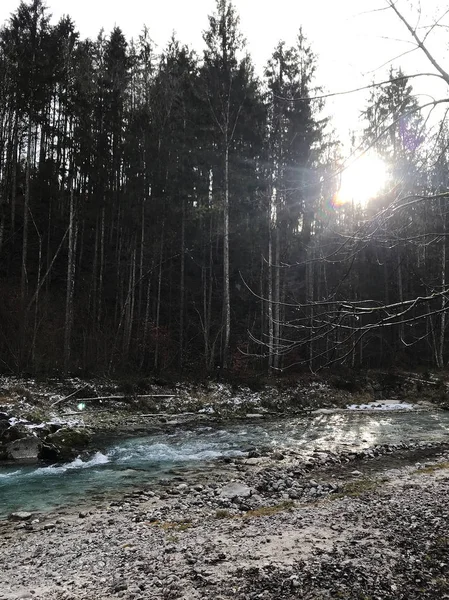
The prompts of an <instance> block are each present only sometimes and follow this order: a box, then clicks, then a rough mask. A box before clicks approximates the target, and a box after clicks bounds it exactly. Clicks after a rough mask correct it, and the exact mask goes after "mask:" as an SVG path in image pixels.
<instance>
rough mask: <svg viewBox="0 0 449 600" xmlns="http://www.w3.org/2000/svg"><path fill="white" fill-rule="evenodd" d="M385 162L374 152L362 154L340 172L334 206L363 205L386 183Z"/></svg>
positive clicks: (386, 168) (386, 171)
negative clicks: (339, 181)
mask: <svg viewBox="0 0 449 600" xmlns="http://www.w3.org/2000/svg"><path fill="white" fill-rule="evenodd" d="M388 178H389V173H388V167H387V164H386V163H385V162H384V161H383V160H382V159H381V158H379V157H378V156H376V155H375V154H362V155H361V156H360V157H358V158H357V159H356V160H354V161H353V162H352V163H350V164H349V166H348V167H347V168H346V169H345V170H344V171H343V172H342V173H341V183H340V188H339V190H338V191H337V192H336V194H335V196H334V202H333V203H334V206H335V207H339V206H344V205H346V204H351V203H353V204H357V205H360V206H361V207H365V206H366V205H367V203H368V202H369V200H371V199H372V198H374V197H375V196H376V195H377V194H379V193H380V192H382V190H383V189H384V188H385V186H386V184H387V183H388Z"/></svg>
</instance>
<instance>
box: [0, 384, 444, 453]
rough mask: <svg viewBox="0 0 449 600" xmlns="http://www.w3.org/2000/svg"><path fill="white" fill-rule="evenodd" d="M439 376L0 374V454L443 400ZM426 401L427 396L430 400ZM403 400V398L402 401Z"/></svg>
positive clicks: (75, 448) (81, 447)
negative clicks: (244, 380)
mask: <svg viewBox="0 0 449 600" xmlns="http://www.w3.org/2000/svg"><path fill="white" fill-rule="evenodd" d="M446 394H447V384H446V383H445V381H443V380H442V379H441V378H440V379H438V378H436V377H434V376H430V375H428V376H426V378H422V377H418V376H417V375H416V374H410V373H404V374H400V375H398V374H395V375H394V376H393V375H391V374H390V375H389V376H388V377H387V376H386V375H385V374H382V373H372V374H368V373H365V374H363V375H362V374H357V375H355V374H350V375H348V374H346V376H343V375H339V376H336V375H328V376H327V377H326V378H320V377H317V376H313V377H312V376H303V377H301V378H297V379H290V380H278V381H272V382H267V381H264V380H261V381H260V382H258V383H257V382H254V381H253V382H252V387H248V386H245V385H243V384H239V385H235V384H231V383H229V382H228V383H220V382H216V381H215V382H214V381H206V382H203V383H195V384H193V383H186V382H184V383H168V382H162V381H158V380H155V379H151V378H148V379H142V380H139V381H137V382H136V381H132V382H129V381H128V382H123V381H122V382H117V381H112V380H108V379H101V380H100V379H97V380H89V381H86V380H81V379H77V378H68V379H57V378H55V379H46V380H41V381H38V380H34V379H21V378H17V377H5V376H3V377H0V461H2V460H3V461H5V460H9V461H16V460H17V461H23V460H28V461H33V460H44V461H48V462H55V461H65V460H70V459H72V458H75V457H76V456H77V455H78V454H79V453H80V452H84V451H86V450H87V451H88V450H89V449H91V450H92V449H95V447H94V446H95V443H91V441H92V440H95V438H98V436H102V435H103V436H104V435H106V436H108V435H111V434H113V435H121V434H123V435H129V434H134V433H150V432H158V431H160V432H167V431H169V430H170V429H171V428H173V427H176V426H179V425H186V424H189V425H195V424H200V423H221V422H228V421H230V420H236V419H237V420H238V419H248V418H272V417H273V416H280V415H285V414H289V415H292V414H298V413H307V412H311V411H314V410H319V409H332V410H335V409H339V408H342V407H345V406H348V405H353V406H362V407H364V408H365V409H366V408H373V407H379V408H382V403H383V402H384V401H385V399H389V400H390V401H391V400H392V399H395V400H396V401H397V402H400V401H404V400H406V401H407V402H410V401H411V402H412V403H413V404H416V406H417V407H419V408H423V407H426V406H432V405H441V404H444V403H445V402H446ZM429 401H431V402H432V404H429ZM401 407H402V408H403V407H404V405H401Z"/></svg>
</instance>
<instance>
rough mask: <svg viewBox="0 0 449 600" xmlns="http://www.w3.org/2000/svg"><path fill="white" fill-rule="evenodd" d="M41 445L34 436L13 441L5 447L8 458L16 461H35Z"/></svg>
mask: <svg viewBox="0 0 449 600" xmlns="http://www.w3.org/2000/svg"><path fill="white" fill-rule="evenodd" d="M41 445H42V443H41V441H40V440H39V439H38V438H37V437H35V436H29V437H26V438H21V439H19V440H14V441H13V442H9V444H7V445H6V450H7V455H8V458H10V459H12V460H18V461H21V460H24V461H29V460H37V459H38V457H39V452H40V448H41Z"/></svg>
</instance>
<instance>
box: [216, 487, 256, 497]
mask: <svg viewBox="0 0 449 600" xmlns="http://www.w3.org/2000/svg"><path fill="white" fill-rule="evenodd" d="M251 493H252V492H251V488H250V487H248V486H247V485H245V484H243V483H228V484H227V485H225V486H224V487H223V488H221V491H220V496H221V497H222V498H228V499H232V498H249V497H250V496H251Z"/></svg>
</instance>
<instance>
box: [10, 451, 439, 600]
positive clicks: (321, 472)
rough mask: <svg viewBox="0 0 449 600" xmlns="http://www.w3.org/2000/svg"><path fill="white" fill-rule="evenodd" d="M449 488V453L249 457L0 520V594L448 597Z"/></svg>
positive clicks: (84, 599)
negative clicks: (63, 506)
mask: <svg viewBox="0 0 449 600" xmlns="http://www.w3.org/2000/svg"><path fill="white" fill-rule="evenodd" d="M448 491H449V450H448V447H447V446H442V445H439V446H438V445H431V444H417V445H404V444H401V445H396V446H394V447H392V446H388V447H385V446H384V447H376V448H371V449H368V450H364V451H363V452H359V453H351V452H345V453H342V454H339V455H337V454H332V453H325V452H316V453H313V454H311V455H310V456H309V457H308V458H304V457H303V456H300V455H298V454H296V453H295V452H291V451H285V452H283V453H279V452H270V453H268V454H264V453H263V452H257V451H253V452H252V453H250V454H249V455H247V456H246V457H244V458H239V459H238V458H235V459H230V460H229V459H228V460H226V461H222V462H215V463H211V466H210V471H208V472H206V473H203V474H202V475H199V474H196V475H194V476H188V475H186V476H183V477H176V478H175V479H170V480H166V481H161V482H160V483H159V484H157V485H151V486H148V487H146V488H144V489H136V490H135V491H134V492H132V493H127V494H126V495H125V496H122V497H120V496H118V495H117V496H115V497H113V498H111V497H109V498H103V499H97V500H96V504H95V506H93V505H92V502H91V501H89V500H87V499H86V505H85V506H82V507H78V508H77V509H76V510H74V509H66V510H62V511H58V512H54V513H51V514H46V515H39V514H18V515H15V516H12V517H11V519H10V520H7V521H3V522H1V523H0V564H1V565H2V568H1V569H0V598H1V599H2V600H5V599H8V600H10V599H11V600H12V599H18V598H39V599H42V600H44V599H45V600H57V599H58V600H91V599H92V598H101V599H102V600H107V599H112V598H124V599H127V600H128V599H129V600H131V599H133V600H139V599H140V600H143V599H147V598H161V599H172V598H173V599H175V598H176V599H177V598H179V599H181V598H183V599H185V600H196V599H200V598H212V597H214V598H217V599H225V598H226V599H227V598H233V599H242V600H243V599H259V598H261V599H265V600H270V599H273V600H274V599H276V600H278V599H282V598H304V599H310V600H312V599H323V600H324V599H326V600H328V599H329V600H330V599H335V598H346V599H350V600H353V599H354V600H375V599H376V600H378V599H379V600H380V599H391V600H393V599H395V600H397V599H401V600H402V599H403V600H405V599H407V600H409V599H415V598H416V599H418V598H419V599H429V598H444V597H447V594H448V593H449V582H448V577H447V567H448V564H447V563H448V549H449V535H448V526H447V523H448V519H449V505H448V503H447V494H448Z"/></svg>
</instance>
